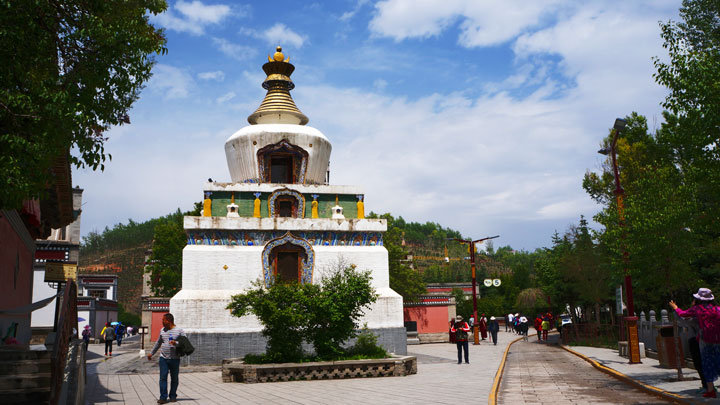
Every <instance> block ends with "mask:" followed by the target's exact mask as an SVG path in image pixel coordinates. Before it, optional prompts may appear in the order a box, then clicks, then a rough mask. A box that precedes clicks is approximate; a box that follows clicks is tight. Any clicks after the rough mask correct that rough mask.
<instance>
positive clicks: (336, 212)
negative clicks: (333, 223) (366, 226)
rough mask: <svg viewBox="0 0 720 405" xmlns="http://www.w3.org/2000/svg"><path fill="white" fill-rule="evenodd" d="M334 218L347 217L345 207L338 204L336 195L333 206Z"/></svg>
mask: <svg viewBox="0 0 720 405" xmlns="http://www.w3.org/2000/svg"><path fill="white" fill-rule="evenodd" d="M332 219H345V215H343V207H341V206H340V204H338V196H335V206H334V207H332Z"/></svg>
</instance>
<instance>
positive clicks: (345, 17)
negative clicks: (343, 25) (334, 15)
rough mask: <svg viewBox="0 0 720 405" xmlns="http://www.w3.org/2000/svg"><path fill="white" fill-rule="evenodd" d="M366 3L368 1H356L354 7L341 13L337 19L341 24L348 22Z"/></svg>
mask: <svg viewBox="0 0 720 405" xmlns="http://www.w3.org/2000/svg"><path fill="white" fill-rule="evenodd" d="M367 3H368V0H357V2H356V3H355V7H353V9H352V10H350V11H346V12H344V13H342V15H340V17H338V19H339V20H340V21H343V22H347V21H350V20H351V19H352V18H353V17H355V14H357V13H358V11H360V9H361V8H362V7H363V6H364V5H365V4H367Z"/></svg>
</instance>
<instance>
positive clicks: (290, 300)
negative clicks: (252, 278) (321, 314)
mask: <svg viewBox="0 0 720 405" xmlns="http://www.w3.org/2000/svg"><path fill="white" fill-rule="evenodd" d="M319 289H320V288H319V286H317V285H314V284H299V283H294V282H291V283H274V284H273V285H272V286H271V287H270V288H265V287H264V286H263V285H262V284H261V283H260V282H258V283H257V284H256V285H255V288H253V289H251V290H248V291H246V292H244V293H242V294H238V295H234V296H233V297H232V301H231V302H230V304H228V306H227V308H228V309H229V310H230V312H231V314H232V315H233V316H237V317H243V316H245V315H248V314H253V315H255V316H256V317H257V318H258V320H259V321H260V323H261V324H262V325H263V330H262V335H263V336H265V337H266V338H267V352H266V354H265V356H266V359H267V360H268V361H269V362H278V363H281V362H297V361H300V360H301V359H302V358H303V351H302V342H303V338H304V336H305V331H306V329H307V328H308V313H309V312H310V310H311V308H313V306H311V304H310V299H311V297H313V296H315V295H317V293H318V291H319Z"/></svg>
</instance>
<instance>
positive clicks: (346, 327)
mask: <svg viewBox="0 0 720 405" xmlns="http://www.w3.org/2000/svg"><path fill="white" fill-rule="evenodd" d="M370 282H371V277H370V272H369V271H362V272H361V271H358V270H357V269H356V268H355V266H349V267H338V269H336V270H334V271H332V272H331V273H330V274H329V275H327V276H325V277H323V278H322V279H321V282H320V284H319V285H316V284H299V283H297V282H284V283H283V282H276V283H274V284H273V285H272V286H270V288H265V287H264V286H263V285H262V284H261V283H256V285H255V288H254V289H252V290H249V291H247V292H245V293H242V294H238V295H235V296H233V297H232V301H231V302H230V304H228V306H227V308H228V309H230V311H231V313H232V315H233V316H237V317H242V316H245V315H248V314H253V315H255V316H256V317H257V318H258V320H259V321H260V323H261V324H262V325H263V330H262V334H263V336H265V337H266V338H267V339H268V343H267V351H266V353H265V355H264V356H261V357H260V358H255V357H251V358H249V360H251V361H253V362H254V361H257V362H261V363H268V362H299V361H302V360H303V359H307V358H309V357H308V356H304V355H303V352H302V342H303V341H307V342H310V343H312V344H313V346H314V348H315V352H316V356H317V358H318V359H321V360H331V359H333V360H334V359H338V358H340V357H342V356H344V355H345V351H344V350H343V349H342V344H343V343H344V342H346V341H347V340H349V339H350V338H352V337H354V336H355V335H356V333H357V332H356V331H357V329H358V326H359V325H358V322H359V320H360V318H361V317H362V316H363V315H364V312H363V310H364V308H365V307H367V306H368V305H369V304H371V303H373V302H375V300H376V299H377V294H375V290H374V289H373V288H372V285H371V283H370ZM246 361H247V360H246Z"/></svg>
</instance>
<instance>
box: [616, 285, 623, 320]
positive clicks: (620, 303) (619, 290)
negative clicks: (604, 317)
mask: <svg viewBox="0 0 720 405" xmlns="http://www.w3.org/2000/svg"><path fill="white" fill-rule="evenodd" d="M615 314H616V315H622V314H623V301H622V285H620V286H619V287H617V288H616V289H615Z"/></svg>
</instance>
